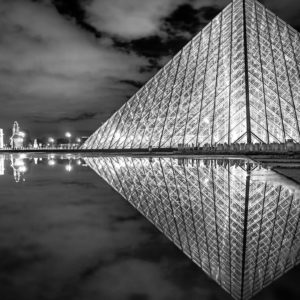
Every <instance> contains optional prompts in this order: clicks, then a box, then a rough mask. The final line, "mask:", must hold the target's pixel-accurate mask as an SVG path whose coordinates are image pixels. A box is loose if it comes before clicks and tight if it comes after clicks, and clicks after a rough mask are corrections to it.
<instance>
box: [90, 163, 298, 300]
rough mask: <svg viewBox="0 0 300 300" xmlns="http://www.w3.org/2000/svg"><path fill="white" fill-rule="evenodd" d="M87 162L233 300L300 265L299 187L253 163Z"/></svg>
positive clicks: (251, 294) (244, 297) (251, 293)
mask: <svg viewBox="0 0 300 300" xmlns="http://www.w3.org/2000/svg"><path fill="white" fill-rule="evenodd" d="M85 161H86V163H87V164H88V165H89V166H90V167H91V168H92V169H93V170H94V171H95V172H96V173H98V175H100V176H101V177H102V178H103V179H105V180H106V181H107V182H108V183H109V184H110V185H111V186H112V187H113V188H114V189H115V190H116V191H117V192H119V193H120V194H121V195H122V196H123V197H124V198H125V199H127V200H128V201H129V202H130V203H131V204H132V205H133V206H134V207H135V208H136V209H137V210H138V211H139V212H141V213H142V214H143V215H144V216H145V217H146V218H147V219H148V220H149V221H151V222H152V223H153V224H154V225H155V226H156V227H157V228H158V229H159V230H160V231H161V232H162V233H163V234H164V235H166V236H167V237H168V238H169V239H170V240H171V241H172V242H173V243H174V244H175V245H176V246H177V247H179V248H180V249H181V250H182V251H183V252H184V253H185V254H186V255H187V256H188V257H189V258H190V259H191V260H192V261H193V262H195V263H196V264H197V265H198V266H199V267H200V268H201V269H202V270H203V271H204V272H205V273H206V274H208V276H209V277H211V278H213V279H214V280H215V281H216V282H217V283H218V284H219V285H220V286H221V287H222V288H224V289H225V290H226V291H227V292H229V293H230V294H231V295H232V296H233V297H234V298H235V299H249V298H251V297H252V296H253V295H255V294H256V293H258V292H259V291H260V290H261V289H263V288H264V287H265V286H267V285H269V284H270V283H271V282H272V281H274V280H275V279H277V278H278V277H280V276H281V275H283V274H284V273H285V272H287V271H288V270H289V269H291V268H292V267H293V266H295V265H296V264H298V263H299V262H300V251H299V250H300V226H299V214H300V203H299V200H300V190H299V186H297V185H295V184H294V183H293V182H290V181H288V180H285V179H283V178H282V177H281V176H279V175H277V174H276V173H274V172H273V171H268V170H266V169H263V168H261V167H260V166H258V165H256V164H254V163H252V162H251V161H247V160H243V159H241V160H233V159H232V160H228V159H227V160H193V161H192V160H184V161H177V160H176V159H172V158H151V159H149V158H132V157H96V158H86V159H85Z"/></svg>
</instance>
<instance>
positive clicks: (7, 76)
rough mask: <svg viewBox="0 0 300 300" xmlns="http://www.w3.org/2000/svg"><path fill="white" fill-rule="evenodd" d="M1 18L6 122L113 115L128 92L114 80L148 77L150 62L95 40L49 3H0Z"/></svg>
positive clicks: (0, 82)
mask: <svg viewBox="0 0 300 300" xmlns="http://www.w3.org/2000/svg"><path fill="white" fill-rule="evenodd" d="M0 16H1V18H0V20H1V21H0V22H1V27H0V28H1V29H0V36H1V38H0V90H1V92H0V99H1V102H5V103H6V104H7V105H5V107H2V108H1V116H2V115H3V116H4V117H3V118H0V119H1V121H2V122H3V120H5V121H7V119H6V117H5V116H10V117H11V116H12V115H14V117H13V118H17V119H21V121H22V120H26V119H28V120H30V118H31V117H32V116H35V115H37V114H38V115H39V116H41V117H46V116H47V117H49V116H50V117H53V118H54V119H56V118H57V117H64V116H65V115H66V114H68V115H69V116H70V118H72V116H73V115H74V114H80V113H81V112H82V110H84V111H86V107H89V109H90V110H92V111H93V110H94V111H97V112H100V113H101V111H102V110H104V111H106V112H108V113H109V112H110V111H111V110H112V109H114V108H115V107H119V106H120V105H121V103H122V102H124V101H125V100H126V99H125V97H124V94H127V93H128V91H130V89H128V87H126V86H125V85H120V86H117V85H116V82H118V81H120V80H133V81H137V80H145V79H146V78H147V75H146V74H145V75H141V74H140V73H139V69H140V68H141V66H145V67H146V66H147V65H148V61H147V59H145V58H142V57H139V56H138V55H136V54H133V53H124V52H120V51H118V50H116V49H114V48H113V47H112V45H111V43H110V41H109V40H108V39H100V40H99V39H95V38H94V36H92V35H89V34H87V33H86V32H85V31H84V30H82V29H81V28H79V27H77V26H75V25H74V23H73V22H72V21H70V20H66V19H65V18H64V17H62V16H61V15H59V14H58V13H57V12H56V10H55V9H54V8H53V6H51V5H50V4H47V3H46V4H45V3H31V2H29V1H9V2H2V3H1V11H0ZM11 121H12V120H11ZM1 125H2V124H1V123H0V126H1Z"/></svg>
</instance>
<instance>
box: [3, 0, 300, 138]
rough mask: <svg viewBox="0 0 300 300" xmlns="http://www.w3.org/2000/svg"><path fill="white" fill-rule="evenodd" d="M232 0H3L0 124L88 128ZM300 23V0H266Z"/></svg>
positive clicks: (33, 129) (42, 132) (47, 129)
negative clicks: (16, 121) (16, 122)
mask: <svg viewBox="0 0 300 300" xmlns="http://www.w3.org/2000/svg"><path fill="white" fill-rule="evenodd" d="M229 2H230V1H229V0H148V1H146V0H32V1H30V0H0V103H1V108H0V128H3V129H4V130H5V131H6V134H8V133H9V132H8V131H7V130H9V129H10V128H11V126H12V122H13V121H14V120H18V121H19V123H20V125H21V127H22V129H24V130H27V131H28V132H29V133H30V136H32V137H34V136H35V137H43V136H47V135H63V133H64V132H65V131H66V130H69V131H71V132H72V133H74V134H75V135H89V134H91V133H92V132H93V131H94V130H95V129H97V128H98V127H99V126H100V125H101V123H102V122H104V121H105V120H106V119H107V118H109V116H110V115H111V114H112V113H113V112H114V111H116V110H117V109H118V108H119V107H120V106H121V105H122V104H123V103H125V102H126V101H127V100H128V99H129V98H130V97H131V96H132V95H133V94H134V93H135V92H136V91H137V90H138V89H139V87H141V86H142V85H143V84H144V83H145V82H146V81H147V80H148V79H149V78H150V77H151V76H152V75H154V74H155V73H156V72H157V70H158V69H159V68H160V67H161V66H163V65H164V64H165V63H166V62H167V61H168V60H169V59H170V58H171V57H172V56H173V55H174V54H175V53H176V52H177V51H178V50H180V49H181V47H182V46H184V45H185V44H186V43H187V42H188V41H189V40H190V39H191V38H192V37H193V36H194V35H195V34H196V33H197V32H199V31H200V30H201V29H202V28H203V27H204V26H205V25H206V24H207V23H208V22H209V21H210V20H211V19H212V18H213V17H214V16H215V15H216V14H218V13H219V12H220V11H221V10H222V9H223V8H224V7H225V6H226V5H227V4H228V3H229ZM263 2H264V4H265V5H266V6H267V7H268V8H269V9H271V10H272V11H274V12H275V13H276V14H278V15H279V16H280V17H281V18H282V19H283V20H285V21H287V22H288V23H289V24H291V25H292V26H294V27H295V28H297V29H300V18H299V15H300V1H299V0H285V1H282V0H265V1H263Z"/></svg>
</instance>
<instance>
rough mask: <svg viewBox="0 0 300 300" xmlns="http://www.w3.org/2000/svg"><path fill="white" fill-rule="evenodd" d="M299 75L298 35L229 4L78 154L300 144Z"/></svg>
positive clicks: (251, 7)
mask: <svg viewBox="0 0 300 300" xmlns="http://www.w3.org/2000/svg"><path fill="white" fill-rule="evenodd" d="M299 70H300V41H299V34H298V32H297V31H296V30H295V29H293V28H292V27H290V26H289V25H287V24H286V23H285V22H283V21H282V20H280V19H279V18H277V17H276V16H275V15H274V14H273V13H272V12H270V11H269V10H267V9H266V8H265V7H264V6H263V5H262V4H260V3H259V2H257V1H254V0H234V1H233V2H232V3H231V4H230V5H228V6H227V7H226V8H225V9H224V10H223V11H222V12H221V13H220V14H219V15H218V16H216V17H215V19H213V20H212V21H211V22H210V23H209V24H208V25H207V26H206V27H205V28H204V29H203V30H202V31H201V32H200V33H199V34H198V35H197V36H195V37H194V38H193V39H192V40H191V41H190V42H189V43H188V44H187V45H186V46H185V47H184V48H183V49H182V50H181V51H180V52H179V53H178V54H177V55H175V57H174V58H173V59H172V60H171V61H170V62H169V63H167V64H166V66H164V67H163V68H162V69H161V70H160V71H159V72H158V74H156V75H155V76H154V77H153V78H151V79H150V80H149V82H147V83H146V84H145V85H144V86H143V87H142V88H141V89H140V90H139V91H138V92H137V93H136V94H135V95H134V96H133V97H132V98H131V99H130V100H129V101H128V102H127V103H125V104H124V105H123V106H122V107H121V108H120V109H119V110H118V111H117V112H116V113H115V114H114V115H113V116H112V117H111V118H109V119H108V120H107V121H106V122H105V123H104V124H103V126H101V127H100V128H99V129H98V130H97V131H96V132H95V133H94V134H93V135H92V136H91V137H90V138H89V139H88V140H87V141H86V142H85V144H84V145H83V147H82V148H84V149H141V148H143V149H146V148H148V147H149V146H152V147H154V148H176V147H177V146H178V144H189V145H194V146H203V145H205V144H211V145H215V144H219V143H220V144H224V143H228V144H231V143H251V142H252V143H257V142H258V143H273V142H276V143H282V142H285V141H286V140H288V139H292V140H294V141H295V142H300V128H299V118H300V71H299Z"/></svg>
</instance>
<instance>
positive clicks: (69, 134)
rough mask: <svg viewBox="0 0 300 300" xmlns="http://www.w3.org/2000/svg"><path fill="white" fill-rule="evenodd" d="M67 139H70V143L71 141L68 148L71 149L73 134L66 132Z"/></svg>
mask: <svg viewBox="0 0 300 300" xmlns="http://www.w3.org/2000/svg"><path fill="white" fill-rule="evenodd" d="M65 137H66V138H67V139H68V141H69V146H68V148H70V145H71V137H72V134H71V133H70V132H66V134H65Z"/></svg>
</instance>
